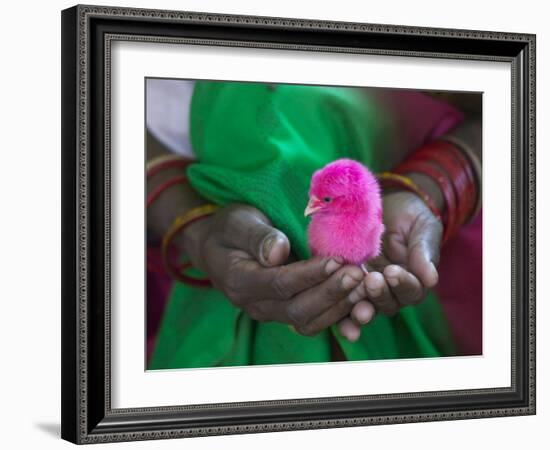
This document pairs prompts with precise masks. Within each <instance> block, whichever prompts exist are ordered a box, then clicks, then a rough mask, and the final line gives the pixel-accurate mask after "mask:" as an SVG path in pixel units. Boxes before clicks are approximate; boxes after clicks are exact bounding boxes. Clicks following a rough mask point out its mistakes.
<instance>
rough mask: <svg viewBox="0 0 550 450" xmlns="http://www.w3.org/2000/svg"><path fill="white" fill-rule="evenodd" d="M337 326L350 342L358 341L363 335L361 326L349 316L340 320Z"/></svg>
mask: <svg viewBox="0 0 550 450" xmlns="http://www.w3.org/2000/svg"><path fill="white" fill-rule="evenodd" d="M337 328H338V332H339V333H340V335H341V336H342V337H344V338H345V339H347V340H348V341H350V342H356V341H357V340H358V339H359V338H360V337H361V327H360V326H359V325H357V324H355V323H353V320H351V318H349V317H345V318H343V319H342V320H341V321H340V322H338V325H337Z"/></svg>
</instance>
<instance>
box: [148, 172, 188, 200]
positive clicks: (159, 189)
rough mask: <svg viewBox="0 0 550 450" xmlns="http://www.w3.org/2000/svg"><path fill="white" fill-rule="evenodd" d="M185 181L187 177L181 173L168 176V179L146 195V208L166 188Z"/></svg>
mask: <svg viewBox="0 0 550 450" xmlns="http://www.w3.org/2000/svg"><path fill="white" fill-rule="evenodd" d="M186 181H187V177H186V176H185V175H181V176H179V177H174V178H170V179H169V180H166V181H165V182H164V183H162V184H160V185H159V186H157V187H156V188H155V189H154V190H153V192H151V193H150V194H149V195H148V196H147V208H149V207H150V206H151V205H152V204H153V202H154V201H155V200H157V199H158V198H159V197H160V195H161V194H162V193H163V192H164V191H165V190H167V189H168V188H170V187H172V186H174V185H176V184H185V182H186Z"/></svg>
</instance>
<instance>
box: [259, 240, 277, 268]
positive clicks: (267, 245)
mask: <svg viewBox="0 0 550 450" xmlns="http://www.w3.org/2000/svg"><path fill="white" fill-rule="evenodd" d="M275 240H276V238H275V237H270V238H268V239H267V240H266V241H265V242H264V245H263V249H262V255H263V257H264V261H266V262H267V261H269V254H270V253H271V248H272V247H273V244H275Z"/></svg>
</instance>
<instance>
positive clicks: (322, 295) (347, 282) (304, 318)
mask: <svg viewBox="0 0 550 450" xmlns="http://www.w3.org/2000/svg"><path fill="white" fill-rule="evenodd" d="M362 279H363V271H362V270H361V269H359V267H357V266H344V267H342V268H341V269H339V270H338V271H337V272H336V273H334V274H333V275H331V276H330V277H329V279H328V280H326V281H324V282H323V283H321V284H318V285H317V286H314V287H312V288H310V289H307V290H305V291H303V292H301V293H300V294H298V295H296V296H295V297H294V298H293V299H292V300H291V301H290V302H289V304H288V307H287V314H288V319H289V323H290V324H291V325H294V326H296V327H299V326H304V325H306V324H308V323H309V322H310V321H312V320H313V319H314V318H316V317H317V316H319V315H320V314H322V313H323V312H325V311H327V310H328V309H329V308H330V307H331V306H333V305H335V304H336V303H338V302H339V301H340V300H341V299H343V298H345V297H347V295H348V294H349V293H350V292H351V290H352V289H353V288H355V287H356V286H357V285H358V284H359V283H360V282H361V280H362ZM346 302H347V300H346ZM347 303H348V307H349V305H351V304H350V303H349V302H347Z"/></svg>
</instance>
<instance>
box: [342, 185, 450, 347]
mask: <svg viewBox="0 0 550 450" xmlns="http://www.w3.org/2000/svg"><path fill="white" fill-rule="evenodd" d="M383 205H384V225H385V227H386V231H385V233H384V237H383V244H382V254H381V255H380V256H378V257H377V258H375V259H373V260H371V261H369V262H368V264H367V268H368V270H369V273H368V274H367V275H366V277H365V279H364V281H363V282H362V283H361V284H360V285H359V286H358V287H357V288H355V290H354V292H353V293H352V294H353V295H354V297H355V298H356V299H358V301H357V303H356V304H355V306H354V307H353V309H352V312H351V314H350V316H348V317H346V318H344V319H343V320H341V321H340V322H339V323H338V330H339V331H340V333H341V334H342V336H344V337H346V338H347V339H348V340H350V341H356V340H357V339H359V336H360V335H361V325H364V324H366V323H368V322H370V321H371V320H372V319H373V317H374V315H375V313H382V314H385V315H388V316H392V315H394V314H396V313H397V312H398V311H399V309H400V308H402V307H404V306H409V305H416V304H418V303H420V302H421V301H422V300H423V299H424V298H425V296H426V290H427V289H428V288H432V287H434V286H435V285H436V284H437V282H438V272H437V269H436V265H437V263H438V261H439V249H440V246H441V238H442V233H443V226H442V224H441V221H440V220H439V219H437V218H436V217H435V216H434V215H433V213H432V212H431V211H430V209H429V208H428V207H427V206H426V204H425V203H424V202H423V201H422V200H421V199H420V198H419V197H418V196H417V195H415V194H413V193H411V192H405V191H398V192H390V193H387V194H385V195H384V197H383ZM350 297H351V294H350Z"/></svg>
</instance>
